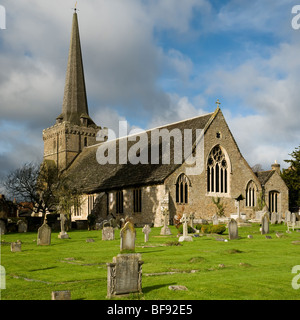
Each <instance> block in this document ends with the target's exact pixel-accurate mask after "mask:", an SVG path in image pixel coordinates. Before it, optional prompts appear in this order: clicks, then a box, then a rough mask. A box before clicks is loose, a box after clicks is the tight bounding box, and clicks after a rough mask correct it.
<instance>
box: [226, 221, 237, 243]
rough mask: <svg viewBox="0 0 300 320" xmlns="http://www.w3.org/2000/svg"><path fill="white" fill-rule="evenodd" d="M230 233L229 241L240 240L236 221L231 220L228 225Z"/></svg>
mask: <svg viewBox="0 0 300 320" xmlns="http://www.w3.org/2000/svg"><path fill="white" fill-rule="evenodd" d="M228 233H229V239H230V240H234V239H238V237H239V234H238V224H237V222H236V220H235V219H231V220H230V221H229V223H228Z"/></svg>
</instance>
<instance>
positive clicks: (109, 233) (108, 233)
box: [102, 227, 115, 240]
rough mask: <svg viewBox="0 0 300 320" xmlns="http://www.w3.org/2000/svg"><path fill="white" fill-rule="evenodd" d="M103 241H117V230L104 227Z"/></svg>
mask: <svg viewBox="0 0 300 320" xmlns="http://www.w3.org/2000/svg"><path fill="white" fill-rule="evenodd" d="M102 240H115V229H114V228H113V227H103V229H102Z"/></svg>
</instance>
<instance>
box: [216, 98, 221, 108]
mask: <svg viewBox="0 0 300 320" xmlns="http://www.w3.org/2000/svg"><path fill="white" fill-rule="evenodd" d="M216 104H217V105H218V108H220V104H221V102H220V101H219V99H217V101H216Z"/></svg>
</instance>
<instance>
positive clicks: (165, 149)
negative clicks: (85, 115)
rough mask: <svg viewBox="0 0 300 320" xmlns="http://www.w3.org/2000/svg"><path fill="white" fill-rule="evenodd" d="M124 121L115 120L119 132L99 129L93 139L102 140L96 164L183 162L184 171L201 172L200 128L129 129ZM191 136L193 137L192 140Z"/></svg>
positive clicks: (201, 146) (164, 163)
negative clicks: (117, 133)
mask: <svg viewBox="0 0 300 320" xmlns="http://www.w3.org/2000/svg"><path fill="white" fill-rule="evenodd" d="M127 131H128V125H127V121H119V136H120V138H118V139H117V136H116V134H115V132H114V131H113V130H111V129H101V130H99V132H98V134H97V138H96V140H97V141H101V142H103V144H101V145H100V146H99V147H98V149H97V154H96V158H97V161H98V163H99V164H101V165H105V164H107V163H108V164H128V163H130V164H133V165H136V164H151V165H156V164H161V165H169V164H182V163H183V162H185V163H186V164H187V167H186V174H188V175H196V174H201V173H202V171H203V169H204V152H203V151H204V130H203V129H183V130H182V129H179V128H173V129H171V130H168V129H167V128H155V129H152V130H149V131H144V130H140V129H139V130H137V129H134V130H131V131H130V133H129V135H127ZM193 138H194V141H193Z"/></svg>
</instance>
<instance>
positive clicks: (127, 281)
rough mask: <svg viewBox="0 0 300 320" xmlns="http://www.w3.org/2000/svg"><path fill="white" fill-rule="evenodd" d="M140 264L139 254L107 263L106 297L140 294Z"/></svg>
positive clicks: (120, 256)
mask: <svg viewBox="0 0 300 320" xmlns="http://www.w3.org/2000/svg"><path fill="white" fill-rule="evenodd" d="M125 226H126V225H125ZM125 226H124V227H125ZM142 264H143V261H141V254H139V253H132V254H118V255H117V257H113V262H112V263H107V297H108V298H111V297H112V296H116V295H120V294H129V293H142Z"/></svg>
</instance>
